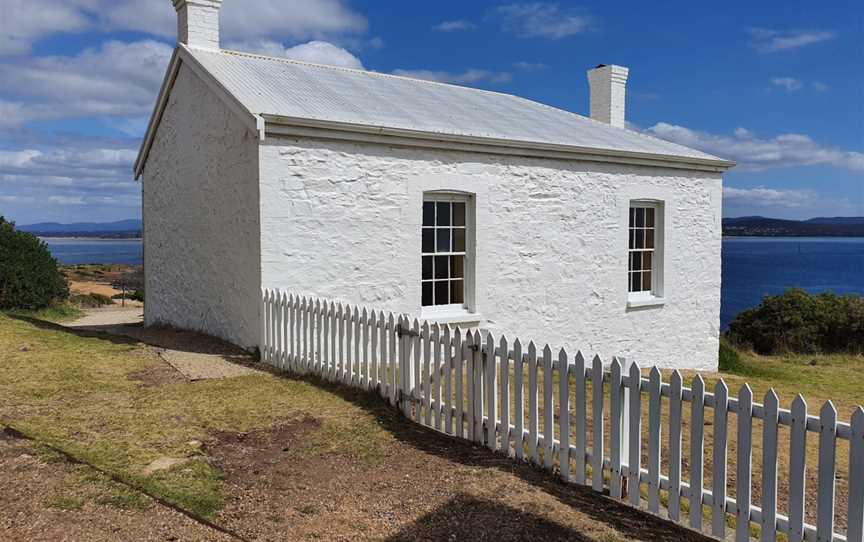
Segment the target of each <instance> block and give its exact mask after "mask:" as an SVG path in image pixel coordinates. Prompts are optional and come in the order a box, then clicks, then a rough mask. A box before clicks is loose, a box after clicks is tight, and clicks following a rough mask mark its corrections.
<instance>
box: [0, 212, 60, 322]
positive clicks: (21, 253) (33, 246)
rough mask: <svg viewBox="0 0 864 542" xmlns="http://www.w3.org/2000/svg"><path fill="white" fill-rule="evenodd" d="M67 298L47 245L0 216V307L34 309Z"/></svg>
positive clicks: (55, 261)
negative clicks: (17, 228)
mask: <svg viewBox="0 0 864 542" xmlns="http://www.w3.org/2000/svg"><path fill="white" fill-rule="evenodd" d="M68 297H69V285H68V283H67V282H66V277H65V276H64V275H63V273H62V272H61V271H60V269H59V268H58V266H57V260H55V259H54V257H53V256H51V252H50V251H49V250H48V245H46V244H45V243H44V242H42V241H40V240H39V238H37V237H36V236H35V235H31V234H29V233H25V232H22V231H17V230H16V229H15V224H13V223H12V222H7V221H6V219H4V218H3V217H2V216H0V310H9V309H25V310H37V309H43V308H45V307H48V306H49V305H51V303H52V302H55V301H62V300H64V299H66V298H68Z"/></svg>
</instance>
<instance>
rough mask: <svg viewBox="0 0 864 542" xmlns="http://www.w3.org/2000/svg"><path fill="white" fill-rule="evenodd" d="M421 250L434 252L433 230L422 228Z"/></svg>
mask: <svg viewBox="0 0 864 542" xmlns="http://www.w3.org/2000/svg"><path fill="white" fill-rule="evenodd" d="M423 252H424V253H429V252H435V230H434V229H432V228H423Z"/></svg>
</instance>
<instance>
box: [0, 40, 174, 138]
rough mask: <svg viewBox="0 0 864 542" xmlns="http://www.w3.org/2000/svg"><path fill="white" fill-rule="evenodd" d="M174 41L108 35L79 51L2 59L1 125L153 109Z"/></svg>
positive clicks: (134, 114) (131, 113) (143, 113)
mask: <svg viewBox="0 0 864 542" xmlns="http://www.w3.org/2000/svg"><path fill="white" fill-rule="evenodd" d="M171 50H172V49H171V47H170V46H168V45H166V44H164V43H160V42H156V41H152V40H145V41H138V42H132V43H125V42H119V41H109V42H105V43H103V44H102V45H101V46H100V47H99V48H95V49H85V50H84V51H82V52H80V53H78V54H77V55H75V56H44V57H33V58H28V59H25V60H23V61H14V62H7V63H0V92H2V93H3V94H4V95H6V96H12V97H13V99H12V100H0V112H5V113H8V115H9V116H8V117H6V115H3V117H6V118H5V120H0V127H3V126H4V125H6V126H9V125H16V124H21V123H23V122H26V121H29V120H34V119H51V118H55V119H56V118H66V117H82V116H108V117H112V116H115V117H116V116H120V117H139V116H147V115H149V114H150V112H151V110H152V107H153V103H154V101H155V100H156V95H157V94H158V92H159V86H160V84H161V82H162V77H163V76H164V73H165V68H166V66H167V64H168V60H169V58H170V57H171Z"/></svg>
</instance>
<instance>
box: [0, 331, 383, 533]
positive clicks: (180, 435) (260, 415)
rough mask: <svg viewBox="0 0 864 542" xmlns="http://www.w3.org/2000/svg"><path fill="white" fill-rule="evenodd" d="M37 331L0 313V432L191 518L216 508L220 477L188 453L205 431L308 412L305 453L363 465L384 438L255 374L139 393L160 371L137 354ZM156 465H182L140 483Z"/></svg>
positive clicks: (358, 413) (373, 426)
mask: <svg viewBox="0 0 864 542" xmlns="http://www.w3.org/2000/svg"><path fill="white" fill-rule="evenodd" d="M44 327H45V326H44V325H35V324H33V323H30V322H27V321H22V320H20V319H17V318H14V317H10V316H9V315H2V314H0V366H2V367H3V370H2V371H0V397H3V401H2V403H0V422H2V424H4V425H7V426H10V427H12V428H14V429H16V430H18V431H20V432H22V433H23V434H25V435H27V436H28V437H30V438H32V439H34V440H35V441H37V442H39V443H43V444H46V445H49V446H51V447H54V448H57V449H59V450H62V451H63V452H65V453H67V454H69V455H71V456H72V457H74V458H76V459H78V460H81V461H83V462H86V463H89V464H91V465H94V466H96V467H97V468H99V469H102V470H104V471H106V472H107V473H110V474H111V475H115V476H117V477H119V478H120V479H122V480H123V481H125V482H128V483H130V484H132V485H134V486H136V487H140V488H143V489H146V490H147V491H148V492H151V493H152V494H154V495H156V496H159V497H162V498H164V499H166V500H168V501H169V502H171V503H173V504H176V505H177V506H180V507H182V508H184V509H186V510H189V511H192V512H194V513H195V514H198V515H200V516H203V517H211V516H212V515H213V514H214V513H215V512H216V511H217V510H219V508H220V506H221V505H222V502H223V493H222V480H221V474H220V472H218V471H217V470H216V469H214V468H213V467H212V466H210V464H209V463H208V462H207V461H205V460H204V458H203V457H202V455H201V452H200V450H199V448H198V447H196V446H195V441H202V440H206V439H207V438H208V436H209V435H211V434H212V433H214V432H220V431H227V432H249V431H254V430H256V429H261V428H267V427H270V426H272V425H273V424H274V423H276V422H277V421H286V420H292V419H295V418H301V417H303V416H304V415H305V413H308V412H314V413H315V416H316V418H317V419H318V420H320V422H321V425H320V427H319V428H318V429H317V430H316V431H315V432H314V433H312V434H310V435H309V436H308V438H309V439H310V443H309V445H310V446H311V447H312V449H313V450H318V451H321V452H324V451H326V450H327V449H328V448H329V447H331V446H338V447H339V449H340V452H343V453H347V454H351V455H353V456H356V457H359V458H361V459H362V460H363V461H366V462H375V461H376V460H378V458H379V455H380V450H381V449H382V447H384V446H386V445H387V443H388V439H389V438H390V437H389V436H388V434H387V433H385V432H384V431H383V430H382V429H381V428H380V427H379V425H378V424H377V422H376V419H375V417H374V416H372V415H369V414H366V413H365V412H364V411H362V410H358V409H356V408H349V407H348V405H349V403H348V402H347V401H346V400H344V399H342V398H339V397H338V396H335V395H333V394H330V393H326V392H323V391H322V390H320V389H318V388H316V387H314V386H312V385H311V384H309V383H304V382H296V381H291V380H287V379H281V378H277V377H274V376H272V375H269V374H261V375H254V376H244V377H240V378H232V379H226V380H212V381H203V382H197V383H195V384H194V385H191V386H190V385H188V384H187V383H186V382H185V381H184V382H178V383H167V384H164V385H160V386H142V385H141V383H140V382H139V381H137V380H136V375H137V374H140V373H141V372H146V371H148V370H150V369H151V368H152V366H153V365H154V364H159V363H161V361H160V360H159V359H158V358H156V357H155V356H154V355H152V354H150V355H148V354H147V353H146V352H144V351H143V350H142V349H141V348H140V346H138V345H135V344H134V343H131V342H130V343H125V342H124V341H123V340H120V339H109V338H107V337H106V338H94V337H85V336H79V335H76V334H72V333H69V332H68V331H65V330H61V329H50V328H49V329H43V328H44ZM335 435H338V438H336V437H335ZM160 457H171V458H181V459H185V460H186V461H185V462H184V463H183V464H182V465H179V466H177V467H174V468H171V469H169V470H165V471H158V472H156V473H154V474H151V475H149V476H148V475H145V474H144V473H143V471H144V469H145V467H146V466H147V465H148V464H150V463H151V462H152V461H154V460H156V459H158V458H160ZM73 505H74V503H73V502H66V501H60V502H57V503H54V506H57V507H61V508H62V507H71V506H73Z"/></svg>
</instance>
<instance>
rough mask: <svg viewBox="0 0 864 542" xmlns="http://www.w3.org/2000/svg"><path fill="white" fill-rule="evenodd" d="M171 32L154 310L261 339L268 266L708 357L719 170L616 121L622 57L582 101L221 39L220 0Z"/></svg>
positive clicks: (412, 309) (180, 2) (154, 223)
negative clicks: (274, 53)
mask: <svg viewBox="0 0 864 542" xmlns="http://www.w3.org/2000/svg"><path fill="white" fill-rule="evenodd" d="M173 1H174V5H175V7H176V9H177V12H178V34H179V43H178V46H177V49H176V51H175V53H174V56H173V58H172V60H171V64H170V67H169V69H168V73H167V75H166V77H165V81H164V84H163V86H162V90H161V92H160V95H159V99H158V102H157V105H156V110H155V112H154V114H153V118H152V119H151V121H150V125H149V128H148V130H147V134H146V137H145V139H144V143H143V145H142V148H141V152H140V155H139V157H138V160H137V162H136V164H135V174H136V177H143V183H142V184H143V194H144V196H143V206H144V241H145V245H144V262H145V274H146V291H147V303H146V308H145V320H146V323H147V324H156V323H163V324H170V325H173V326H177V327H181V328H191V329H196V330H201V331H204V332H207V333H210V334H213V335H217V336H220V337H223V338H225V339H227V340H229V341H232V342H234V343H236V344H238V345H241V346H244V347H248V348H252V347H255V346H256V345H257V342H258V337H259V330H258V325H259V318H260V316H259V297H260V291H261V288H277V287H278V288H281V289H283V290H287V291H291V292H297V293H301V294H306V295H315V296H321V297H325V298H335V299H340V300H344V301H348V302H350V303H359V304H365V305H368V306H370V307H373V308H377V309H383V310H389V311H394V312H395V311H398V312H401V313H408V314H412V315H416V316H418V317H422V318H425V319H429V320H435V321H439V322H447V323H451V324H459V325H462V326H469V325H470V326H480V327H481V328H484V329H491V330H494V331H495V332H496V333H502V332H503V333H507V334H508V335H510V336H519V337H522V338H526V339H533V340H535V341H540V342H548V343H550V344H552V345H555V346H563V347H567V348H568V350H575V349H577V348H578V349H583V350H586V351H590V352H597V353H599V354H601V355H602V356H604V357H609V356H612V355H622V356H628V357H630V358H632V359H637V360H639V361H643V362H652V363H657V364H659V365H661V366H667V367H672V366H675V367H692V368H701V369H714V368H716V367H717V350H718V334H719V311H720V241H721V190H722V181H721V174H722V172H724V171H725V170H727V169H728V168H730V167H731V166H732V165H733V163H732V162H729V161H726V160H721V159H719V158H716V157H714V156H710V155H707V154H704V153H702V152H699V151H696V150H692V149H689V148H686V147H682V146H679V145H675V144H673V143H669V142H666V141H662V140H659V139H655V138H653V137H650V136H647V135H645V134H642V133H639V132H635V131H632V130H628V129H627V128H626V127H625V121H624V118H625V117H624V103H625V85H626V82H627V74H628V71H627V69H626V68H623V67H620V66H598V67H597V68H595V69H592V70H590V71H589V72H588V80H589V83H590V91H591V92H590V94H591V104H590V110H591V116H590V118H588V117H584V116H580V115H577V114H574V113H570V112H567V111H562V110H560V109H556V108H553V107H549V106H547V105H543V104H540V103H537V102H533V101H531V100H527V99H524V98H520V97H517V96H512V95H508V94H503V93H499V92H490V91H485V90H478V89H473V88H465V87H460V86H454V85H447V84H441V83H433V82H429V81H421V80H416V79H410V78H405V77H396V76H392V75H387V74H382V73H375V72H366V71H359V70H350V69H345V68H337V67H331V66H320V65H314V64H308V63H304V62H297V61H293V60H286V59H284V58H270V57H266V56H261V55H254V54H247V53H239V52H234V51H226V50H223V49H220V47H219V8H220V4H221V1H219V0H173Z"/></svg>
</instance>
